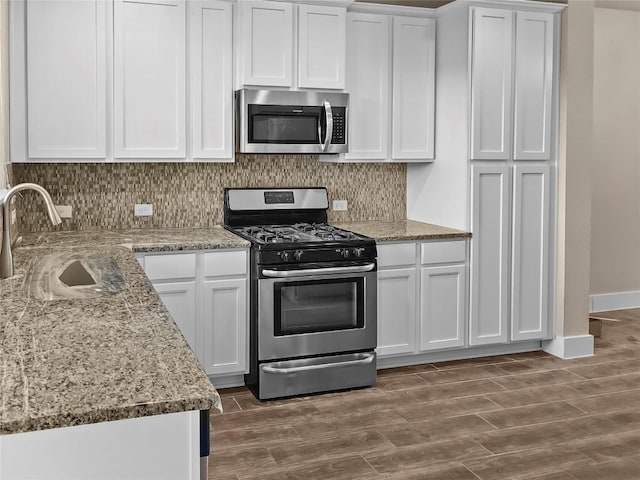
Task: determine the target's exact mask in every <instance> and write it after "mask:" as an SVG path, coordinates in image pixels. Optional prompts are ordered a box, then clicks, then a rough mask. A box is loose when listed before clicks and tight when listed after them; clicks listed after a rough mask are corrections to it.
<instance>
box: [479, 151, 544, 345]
mask: <svg viewBox="0 0 640 480" xmlns="http://www.w3.org/2000/svg"><path fill="white" fill-rule="evenodd" d="M471 171H472V179H473V181H472V193H473V195H472V202H473V203H472V205H473V208H472V214H473V232H474V234H473V240H472V253H471V311H470V322H469V343H470V344H471V345H488V344H498V343H508V342H510V341H523V340H543V339H545V338H548V335H549V300H548V298H549V291H548V290H549V242H550V240H549V228H550V224H549V204H550V189H549V184H550V178H549V177H550V168H549V165H545V164H543V165H539V164H538V165H536V164H527V165H515V166H507V165H473V166H472V168H471ZM509 305H510V307H511V308H510V309H509ZM509 330H510V331H509Z"/></svg>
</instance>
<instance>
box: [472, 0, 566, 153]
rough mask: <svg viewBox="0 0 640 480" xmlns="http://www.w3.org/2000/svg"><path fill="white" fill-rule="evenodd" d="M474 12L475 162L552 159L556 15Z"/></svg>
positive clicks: (473, 91)
mask: <svg viewBox="0 0 640 480" xmlns="http://www.w3.org/2000/svg"><path fill="white" fill-rule="evenodd" d="M471 11H472V30H473V39H472V54H471V159H472V160H508V159H514V160H550V159H551V132H552V125H551V123H552V121H551V119H552V114H553V112H552V109H553V108H552V105H553V80H554V72H553V69H554V62H553V59H554V37H555V34H554V15H553V14H552V13H545V12H527V11H511V10H502V9H497V8H480V7H476V8H472V10H471ZM512 112H513V113H512ZM512 116H513V118H512Z"/></svg>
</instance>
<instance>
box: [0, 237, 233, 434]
mask: <svg viewBox="0 0 640 480" xmlns="http://www.w3.org/2000/svg"><path fill="white" fill-rule="evenodd" d="M222 233H225V234H226V232H224V231H223V232H222ZM228 235H230V236H231V234H228ZM231 237H233V236H231ZM32 238H35V236H34V237H32ZM32 238H30V237H27V238H26V239H25V240H26V241H25V244H24V246H22V247H19V248H16V249H15V250H14V263H15V273H16V274H15V275H14V276H13V277H11V278H9V279H3V280H0V312H1V314H0V338H1V339H2V342H1V344H0V370H1V371H0V385H1V386H0V391H1V392H2V404H1V405H0V434H13V433H19V432H30V431H36V430H44V429H51V428H59V427H69V426H74V425H82V424H90V423H98V422H107V421H113V420H121V419H129V418H137V417H145V416H151V415H159V414H167V413H174V412H184V411H190V410H207V409H210V408H219V407H220V398H219V396H218V393H217V392H216V390H215V388H214V387H213V385H212V384H211V382H210V381H209V379H208V377H207V375H206V374H205V372H204V371H203V370H202V368H201V366H200V364H199V363H198V360H197V359H196V357H195V355H194V354H193V352H192V351H191V349H190V348H189V346H188V344H187V343H186V341H185V340H184V338H183V336H182V334H181V333H180V331H179V330H178V328H177V326H176V324H175V323H174V321H173V319H172V318H171V316H170V314H169V312H168V311H167V310H166V308H165V307H164V305H163V304H162V302H161V300H160V298H159V296H158V294H157V293H156V292H155V290H154V289H153V286H152V285H151V283H150V282H149V280H148V279H147V277H146V276H145V273H144V271H143V270H142V268H141V267H140V265H139V264H138V262H137V261H136V259H135V257H134V255H133V254H132V251H131V249H132V248H135V245H138V246H139V247H138V248H142V249H144V248H160V247H162V248H178V247H179V248H182V247H184V248H194V247H193V245H194V243H188V242H183V243H180V242H176V243H174V244H172V245H169V244H165V245H160V244H153V243H152V242H148V243H142V242H141V243H136V242H139V241H140V240H139V239H140V238H146V237H144V236H143V237H137V238H134V237H133V236H132V240H134V242H133V243H132V244H133V245H134V246H133V247H132V246H129V248H127V247H123V246H120V245H117V244H118V243H120V242H121V241H122V240H123V239H125V238H128V237H125V236H121V235H120V234H114V233H113V232H97V233H95V232H94V233H92V234H87V233H83V232H73V233H71V232H70V233H54V234H42V235H40V236H38V237H37V239H36V241H33V239H32ZM92 238H95V240H92ZM154 238H156V237H154ZM197 242H199V240H197V241H196V242H195V243H197ZM223 242H224V240H223ZM219 244H220V243H219V242H218V243H215V242H208V243H206V246H204V247H203V248H215V246H212V245H219ZM224 244H225V246H226V245H227V243H224ZM28 245H40V246H35V247H34V246H31V247H29V246H28ZM142 251H146V250H142ZM60 252H64V253H69V252H72V253H79V254H84V253H87V254H94V255H95V254H101V255H107V256H109V257H112V258H113V259H114V260H115V261H116V263H117V265H118V267H119V269H120V271H121V274H122V279H123V280H124V283H125V289H124V291H122V292H121V293H118V294H115V295H112V296H104V297H100V298H93V299H86V298H85V299H64V300H55V301H40V300H36V299H35V298H33V297H31V296H29V295H27V294H26V292H25V286H24V284H25V283H26V282H25V273H26V272H27V270H28V268H29V267H30V265H31V264H32V263H33V262H35V261H36V260H37V259H39V258H42V257H43V256H45V255H55V254H57V253H60Z"/></svg>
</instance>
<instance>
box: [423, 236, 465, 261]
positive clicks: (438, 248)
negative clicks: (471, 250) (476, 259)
mask: <svg viewBox="0 0 640 480" xmlns="http://www.w3.org/2000/svg"><path fill="white" fill-rule="evenodd" d="M421 249H422V250H421V254H420V263H422V264H423V265H424V264H429V263H454V262H464V261H465V259H466V257H467V246H466V241H465V240H455V241H451V242H448V241H447V242H425V243H423V244H422V246H421Z"/></svg>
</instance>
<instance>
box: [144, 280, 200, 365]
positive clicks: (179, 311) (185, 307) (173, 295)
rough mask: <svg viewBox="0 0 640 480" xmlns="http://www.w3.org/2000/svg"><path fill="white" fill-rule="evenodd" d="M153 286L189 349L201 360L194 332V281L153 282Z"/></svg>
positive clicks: (195, 319)
mask: <svg viewBox="0 0 640 480" xmlns="http://www.w3.org/2000/svg"><path fill="white" fill-rule="evenodd" d="M153 287H154V288H155V289H156V292H158V295H160V298H161V299H162V303H164V306H165V307H167V310H169V313H170V314H171V316H172V317H173V320H174V321H175V322H176V325H178V328H179V329H180V332H182V335H183V336H184V338H185V339H186V340H187V342H188V343H189V346H190V347H191V350H193V351H194V352H195V354H196V356H197V357H198V358H199V359H200V360H201V361H202V356H201V352H200V345H198V344H197V343H196V339H197V338H198V334H197V332H196V326H197V318H196V282H193V281H192V282H176V283H154V284H153Z"/></svg>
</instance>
